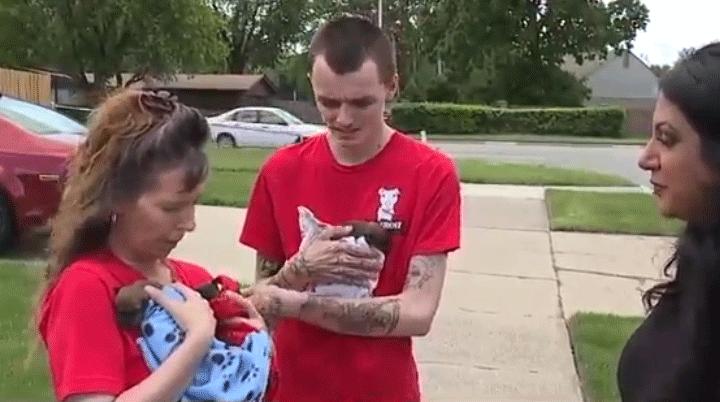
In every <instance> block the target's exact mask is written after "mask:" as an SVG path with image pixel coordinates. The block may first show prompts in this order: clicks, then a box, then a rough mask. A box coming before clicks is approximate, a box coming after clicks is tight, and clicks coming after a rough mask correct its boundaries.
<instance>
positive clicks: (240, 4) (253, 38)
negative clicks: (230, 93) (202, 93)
mask: <svg viewBox="0 0 720 402" xmlns="http://www.w3.org/2000/svg"><path fill="white" fill-rule="evenodd" d="M212 5H213V7H214V9H215V11H216V13H217V14H218V15H220V16H221V17H222V18H223V19H224V21H225V29H224V30H223V35H222V36H223V39H224V40H225V42H226V44H227V46H228V47H229V49H230V52H229V54H228V57H227V65H228V67H229V69H230V71H231V72H234V73H242V72H245V71H246V70H252V69H254V68H258V67H272V66H274V65H275V63H276V62H277V61H278V60H279V59H280V58H281V56H282V55H283V54H285V53H287V52H288V51H290V50H291V48H292V46H293V45H294V44H295V43H296V42H297V41H299V40H300V38H301V36H302V34H304V33H305V31H306V28H307V27H306V25H307V24H308V22H307V21H308V18H309V14H308V1H307V0H212Z"/></svg>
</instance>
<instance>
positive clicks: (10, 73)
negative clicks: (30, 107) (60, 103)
mask: <svg viewBox="0 0 720 402" xmlns="http://www.w3.org/2000/svg"><path fill="white" fill-rule="evenodd" d="M0 93H2V94H7V95H9V96H13V97H16V98H19V99H22V100H25V101H28V102H33V103H38V104H41V105H45V106H50V105H51V104H52V102H53V96H52V80H51V77H50V74H42V73H31V72H26V71H17V70H8V69H4V68H0Z"/></svg>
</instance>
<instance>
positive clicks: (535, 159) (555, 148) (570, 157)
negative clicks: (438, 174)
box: [431, 141, 650, 186]
mask: <svg viewBox="0 0 720 402" xmlns="http://www.w3.org/2000/svg"><path fill="white" fill-rule="evenodd" d="M431 143H432V144H433V145H434V146H437V147H438V148H440V149H442V150H444V151H446V152H448V153H449V154H450V155H452V156H453V157H455V158H481V159H486V160H493V161H502V162H517V163H537V164H543V165H547V166H558V167H565V168H570V169H585V170H592V171H596V172H601V173H612V174H617V175H620V176H623V177H626V178H627V179H629V180H631V181H632V182H634V183H636V184H638V185H641V186H648V184H649V183H648V181H649V177H650V176H649V174H648V173H647V172H644V171H643V170H641V169H640V168H639V167H638V165H637V161H638V157H639V156H640V153H641V151H642V147H641V146H636V145H555V144H521V143H509V142H485V143H468V142H463V143H457V142H456V143H454V142H444V141H431Z"/></svg>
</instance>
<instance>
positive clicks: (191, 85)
mask: <svg viewBox="0 0 720 402" xmlns="http://www.w3.org/2000/svg"><path fill="white" fill-rule="evenodd" d="M86 77H87V80H88V82H89V83H93V82H94V75H93V74H91V73H88V74H86ZM121 78H122V83H123V85H125V83H127V82H129V81H130V80H131V79H132V78H133V74H121ZM109 85H110V86H111V87H112V86H115V85H116V80H115V79H114V78H113V79H110V82H109ZM129 87H130V88H134V89H153V90H158V91H161V90H162V91H167V92H170V93H171V94H173V95H175V96H177V98H178V100H179V101H180V102H182V103H184V104H186V105H188V106H193V107H195V108H197V109H199V110H201V111H202V112H203V113H206V114H217V113H220V112H224V111H227V110H230V109H233V108H236V107H239V106H258V105H266V104H268V103H269V102H270V101H271V99H273V98H274V96H275V94H276V93H277V87H276V86H275V84H274V83H273V82H272V81H271V80H270V79H269V78H268V77H267V76H266V75H264V74H258V75H242V74H194V75H191V74H177V75H175V76H173V77H171V78H167V79H156V78H152V77H145V78H144V79H142V80H141V81H137V82H133V83H132V84H130V85H129ZM53 88H54V92H55V94H56V95H55V98H56V99H55V103H56V104H60V105H69V106H93V105H94V103H95V102H93V101H92V99H90V98H91V96H88V94H86V93H83V91H81V90H79V89H78V88H77V84H76V83H75V82H74V81H73V80H72V79H70V77H61V76H57V77H54V79H53Z"/></svg>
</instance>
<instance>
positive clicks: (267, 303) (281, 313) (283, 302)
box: [242, 283, 302, 329]
mask: <svg viewBox="0 0 720 402" xmlns="http://www.w3.org/2000/svg"><path fill="white" fill-rule="evenodd" d="M242 296H244V297H245V298H247V300H248V301H249V302H250V303H251V304H252V305H253V306H255V309H257V311H258V312H259V313H260V315H261V316H262V318H264V320H265V323H267V326H268V328H269V329H273V328H275V326H276V325H277V323H278V322H279V321H280V320H281V319H282V318H285V317H291V316H292V315H293V314H296V312H295V311H294V310H296V309H297V308H293V307H292V306H293V305H296V304H297V300H300V299H301V298H302V296H301V294H300V293H298V292H295V291H292V290H287V289H282V288H279V287H277V286H274V285H268V284H266V283H259V284H257V285H255V286H252V287H250V288H247V289H243V290H242Z"/></svg>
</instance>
